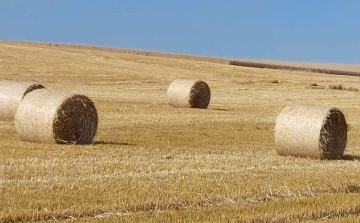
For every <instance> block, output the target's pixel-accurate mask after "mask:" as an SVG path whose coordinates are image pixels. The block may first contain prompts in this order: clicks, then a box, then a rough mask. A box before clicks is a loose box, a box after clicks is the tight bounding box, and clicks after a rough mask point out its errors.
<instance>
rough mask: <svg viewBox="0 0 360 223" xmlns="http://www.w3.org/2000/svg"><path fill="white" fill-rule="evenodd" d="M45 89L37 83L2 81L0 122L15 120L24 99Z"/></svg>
mask: <svg viewBox="0 0 360 223" xmlns="http://www.w3.org/2000/svg"><path fill="white" fill-rule="evenodd" d="M43 88H44V86H42V85H41V84H38V83H35V82H17V81H0V120H13V119H14V116H15V113H16V110H17V108H18V106H19V103H20V101H21V100H22V99H23V97H24V96H25V95H26V94H28V93H30V92H32V91H34V90H37V89H43Z"/></svg>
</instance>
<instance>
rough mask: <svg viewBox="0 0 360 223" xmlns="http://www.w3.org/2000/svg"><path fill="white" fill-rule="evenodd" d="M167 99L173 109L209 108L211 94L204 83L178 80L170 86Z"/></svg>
mask: <svg viewBox="0 0 360 223" xmlns="http://www.w3.org/2000/svg"><path fill="white" fill-rule="evenodd" d="M167 97H168V103H169V105H171V106H173V107H179V108H189V107H190V108H207V107H208V105H209V103H210V98H211V92H210V87H209V86H208V85H207V84H206V83H205V82H204V81H196V80H185V79H176V80H174V81H173V82H172V83H171V84H170V86H169V89H168V92H167Z"/></svg>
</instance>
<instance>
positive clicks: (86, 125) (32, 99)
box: [15, 89, 98, 144]
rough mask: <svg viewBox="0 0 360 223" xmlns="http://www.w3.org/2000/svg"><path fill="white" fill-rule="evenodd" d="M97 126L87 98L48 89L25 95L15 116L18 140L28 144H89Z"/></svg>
mask: <svg viewBox="0 0 360 223" xmlns="http://www.w3.org/2000/svg"><path fill="white" fill-rule="evenodd" d="M97 125H98V116H97V111H96V108H95V105H94V103H93V102H92V101H91V100H90V99H89V98H88V97H86V96H84V95H79V94H72V93H67V92H59V91H53V90H47V89H42V90H37V91H33V92H31V93H29V94H27V95H26V97H25V98H24V99H23V100H22V101H21V102H20V104H19V108H18V110H17V112H16V115H15V126H16V130H17V132H18V133H19V135H20V138H21V140H24V141H30V142H41V143H58V144H90V143H92V142H93V139H94V137H95V134H96V130H97Z"/></svg>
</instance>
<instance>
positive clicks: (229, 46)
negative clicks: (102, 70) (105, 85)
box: [0, 0, 360, 63]
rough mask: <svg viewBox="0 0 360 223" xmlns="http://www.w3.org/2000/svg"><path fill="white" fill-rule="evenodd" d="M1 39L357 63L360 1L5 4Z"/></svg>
mask: <svg viewBox="0 0 360 223" xmlns="http://www.w3.org/2000/svg"><path fill="white" fill-rule="evenodd" d="M0 39H1V40H17V41H41V42H59V43H79V44H89V45H100V46H114V47H122V48H130V49H143V50H153V51H163V52H173V53H185V54H196V55H207V56H219V57H233V58H252V59H269V60H295V61H321V62H341V63H360V1H359V0H222V1H221V0H216V1H215V0H31V1H30V0H0Z"/></svg>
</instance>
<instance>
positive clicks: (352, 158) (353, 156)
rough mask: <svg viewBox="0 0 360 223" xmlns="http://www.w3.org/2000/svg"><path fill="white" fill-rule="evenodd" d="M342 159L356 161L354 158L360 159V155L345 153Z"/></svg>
mask: <svg viewBox="0 0 360 223" xmlns="http://www.w3.org/2000/svg"><path fill="white" fill-rule="evenodd" d="M342 159H343V160H349V161H354V160H357V161H360V156H355V155H344V156H343V158H342Z"/></svg>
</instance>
